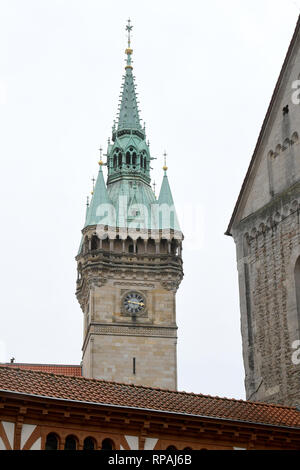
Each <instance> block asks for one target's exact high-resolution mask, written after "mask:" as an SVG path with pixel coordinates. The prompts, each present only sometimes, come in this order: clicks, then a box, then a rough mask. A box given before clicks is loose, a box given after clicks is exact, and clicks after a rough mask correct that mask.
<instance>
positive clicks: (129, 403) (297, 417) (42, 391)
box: [0, 366, 300, 429]
mask: <svg viewBox="0 0 300 470" xmlns="http://www.w3.org/2000/svg"><path fill="white" fill-rule="evenodd" d="M0 390H1V391H12V392H19V393H23V394H26V395H39V396H42V397H47V398H58V399H63V400H73V401H78V402H85V403H86V402H90V403H97V404H106V405H114V406H122V407H126V408H127V407H128V408H135V409H148V410H154V411H167V412H171V413H172V412H173V413H179V414H187V415H195V416H205V417H211V418H221V419H227V420H232V421H244V422H249V423H260V424H269V425H274V426H288V427H294V428H299V429H300V411H298V410H297V409H296V408H291V407H287V406H280V405H270V404H266V403H254V402H247V401H243V400H235V399H228V398H219V397H211V396H207V395H196V394H194V393H186V392H174V391H169V390H161V389H157V388H151V387H143V386H140V385H128V384H121V383H116V382H107V381H104V380H95V379H86V378H84V377H70V376H63V375H56V374H49V373H46V372H37V371H33V370H24V369H17V368H14V367H6V366H0Z"/></svg>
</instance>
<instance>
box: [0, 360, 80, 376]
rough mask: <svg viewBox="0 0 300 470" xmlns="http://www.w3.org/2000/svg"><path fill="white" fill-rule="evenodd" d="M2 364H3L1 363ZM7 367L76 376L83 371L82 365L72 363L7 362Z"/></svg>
mask: <svg viewBox="0 0 300 470" xmlns="http://www.w3.org/2000/svg"><path fill="white" fill-rule="evenodd" d="M0 365H2V364H0ZM4 365H5V366H6V367H13V368H18V369H24V370H36V371H41V372H49V373H53V374H63V375H72V376H75V377H80V376H81V375H82V373H81V366H77V365H76V366H74V365H73V366H71V365H63V364H25V363H19V364H18V363H17V362H13V363H11V362H10V363H7V364H4Z"/></svg>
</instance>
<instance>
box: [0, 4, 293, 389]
mask: <svg viewBox="0 0 300 470" xmlns="http://www.w3.org/2000/svg"><path fill="white" fill-rule="evenodd" d="M299 6H300V2H299V1H297V0H277V1H276V0H226V1H224V0H209V1H203V0H200V1H199V0H195V1H193V0H186V1H185V2H182V1H177V0H164V1H157V0H151V1H141V0H139V1H131V0H127V1H126V2H124V1H121V0H115V1H113V2H109V1H102V0H80V1H79V0H26V1H24V0H0V156H1V170H0V195H1V197H0V204H1V212H0V213H1V222H2V223H1V232H0V237H1V240H0V246H1V270H0V276H1V279H0V286H1V296H0V361H8V360H9V358H10V357H12V356H14V357H15V358H16V361H17V362H37V363H66V364H68V363H72V364H76V363H80V360H81V347H82V313H81V310H80V307H79V304H78V303H77V300H76V298H75V282H76V262H75V259H74V257H75V255H76V253H77V249H78V246H79V242H80V237H81V229H82V226H83V222H84V213H85V200H86V196H87V195H88V194H89V192H90V191H91V178H92V177H93V176H96V175H97V171H98V168H97V167H98V165H97V161H98V155H99V153H98V148H99V146H100V144H102V145H103V146H104V148H105V146H106V142H107V138H108V137H109V136H110V135H111V126H112V122H113V119H114V118H115V115H116V111H117V102H118V95H119V92H120V85H121V78H122V75H123V71H124V68H123V67H124V49H125V47H126V33H125V29H124V28H125V24H126V21H127V18H128V17H129V16H130V18H131V20H132V23H133V25H134V29H133V34H132V46H133V49H134V56H133V59H134V74H135V76H136V80H137V86H138V92H139V98H140V108H141V117H142V119H143V120H145V121H146V128H147V134H148V138H149V140H150V144H151V151H152V156H155V157H158V160H157V161H154V162H153V167H154V170H153V172H152V175H153V179H155V181H156V183H158V185H160V183H161V180H162V175H163V172H162V169H161V167H162V164H163V157H162V154H163V151H164V150H165V149H166V151H167V153H168V166H169V171H168V174H169V181H170V184H171V189H172V191H173V197H174V200H175V204H176V207H177V211H178V214H179V218H180V222H181V225H182V229H183V232H184V234H185V242H184V252H183V256H184V271H185V276H184V280H183V282H182V284H181V287H180V289H179V291H178V294H177V320H178V326H179V330H178V376H179V384H178V388H179V389H180V390H186V391H193V392H195V393H205V394H210V395H218V396H228V397H237V398H244V397H245V395H244V383H243V381H244V369H243V364H242V350H241V336H240V318H239V293H238V284H237V271H236V262H235V246H234V242H233V240H232V239H230V238H228V237H226V236H224V232H225V230H226V228H227V224H228V222H229V219H230V216H231V213H232V211H233V207H234V204H235V201H236V199H237V196H238V193H239V190H240V187H241V185H242V181H243V178H244V176H245V173H246V170H247V167H248V164H249V161H250V158H251V155H252V152H253V149H254V146H255V143H256V140H257V137H258V133H259V130H260V127H261V124H262V121H263V118H264V115H265V113H266V110H267V106H268V103H269V100H270V98H271V94H272V92H273V88H274V86H275V83H276V80H277V77H278V75H279V71H280V68H281V65H282V63H283V60H284V56H285V54H286V51H287V48H288V45H289V42H290V40H291V37H292V34H293V31H294V28H295V25H296V21H297V16H298V13H299Z"/></svg>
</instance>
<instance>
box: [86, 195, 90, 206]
mask: <svg viewBox="0 0 300 470" xmlns="http://www.w3.org/2000/svg"><path fill="white" fill-rule="evenodd" d="M89 205H90V198H89V196H87V197H86V207H87V208H88V207H89Z"/></svg>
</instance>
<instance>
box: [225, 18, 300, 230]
mask: <svg viewBox="0 0 300 470" xmlns="http://www.w3.org/2000/svg"><path fill="white" fill-rule="evenodd" d="M299 29H300V14H299V15H298V19H297V23H296V26H295V29H294V33H293V36H292V39H291V40H290V43H289V46H288V50H287V52H286V54H285V58H284V61H283V64H282V66H281V69H280V73H279V76H278V78H277V81H276V84H275V87H274V89H273V92H272V95H271V99H270V102H269V105H268V108H267V112H266V114H265V117H264V120H263V123H262V125H261V128H260V131H259V135H258V139H257V141H256V144H255V147H254V151H253V153H252V156H251V160H250V163H249V165H248V169H247V172H246V175H245V177H244V180H243V183H242V186H241V188H240V191H239V194H238V198H237V200H236V202H235V206H234V209H233V212H232V215H231V217H230V221H229V224H228V227H227V229H226V232H225V234H224V235H228V236H232V233H231V229H232V226H233V224H234V220H235V217H236V215H237V212H238V208H239V205H240V202H241V200H242V196H243V193H244V189H245V188H246V185H247V182H248V178H249V176H250V172H251V170H252V167H253V165H254V161H255V159H256V155H257V152H258V149H259V146H260V144H261V141H262V139H263V136H264V131H265V129H266V126H267V123H268V120H269V117H270V114H271V111H272V108H273V104H274V102H275V99H276V96H277V92H278V90H279V87H280V84H281V81H282V78H283V76H284V73H285V70H286V67H287V64H288V61H289V59H290V56H291V54H292V51H293V47H294V45H295V43H296V40H297V35H298V32H299Z"/></svg>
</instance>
